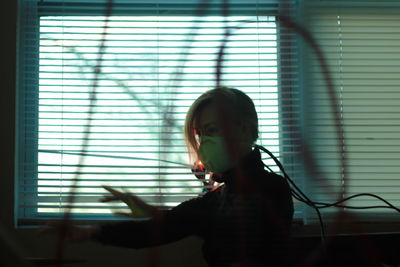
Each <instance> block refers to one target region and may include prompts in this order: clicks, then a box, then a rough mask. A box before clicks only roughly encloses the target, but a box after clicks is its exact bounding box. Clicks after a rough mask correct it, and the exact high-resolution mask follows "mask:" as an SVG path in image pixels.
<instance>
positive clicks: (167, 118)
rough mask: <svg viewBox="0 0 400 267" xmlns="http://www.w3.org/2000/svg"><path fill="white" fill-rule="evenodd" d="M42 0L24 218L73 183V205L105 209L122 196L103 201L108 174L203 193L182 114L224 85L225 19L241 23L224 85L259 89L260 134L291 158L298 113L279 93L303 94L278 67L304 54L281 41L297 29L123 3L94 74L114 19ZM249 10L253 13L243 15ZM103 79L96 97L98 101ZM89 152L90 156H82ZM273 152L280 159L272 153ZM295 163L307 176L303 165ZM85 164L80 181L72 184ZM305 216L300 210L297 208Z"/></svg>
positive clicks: (150, 189)
mask: <svg viewBox="0 0 400 267" xmlns="http://www.w3.org/2000/svg"><path fill="white" fill-rule="evenodd" d="M44 3H45V4H44V5H42V6H40V8H39V11H38V12H39V13H38V17H39V20H37V22H36V24H35V23H33V22H32V24H31V25H36V31H37V32H36V34H32V32H33V29H30V30H31V32H30V35H27V36H29V37H30V38H31V39H29V40H30V41H31V47H30V48H31V49H32V50H33V51H37V53H36V54H35V53H32V52H29V53H30V54H27V55H26V58H30V59H34V60H31V61H29V62H24V64H25V65H24V66H25V68H24V72H23V73H25V76H24V85H25V86H24V87H23V90H22V92H23V93H22V96H21V101H22V99H23V100H24V101H23V103H22V104H21V105H23V109H22V110H24V113H23V114H22V116H23V117H24V118H25V119H24V124H23V125H20V126H21V129H20V138H22V140H23V141H24V142H25V143H27V144H28V146H26V147H24V146H22V145H20V147H21V151H20V158H19V161H20V172H19V173H20V175H19V183H18V190H19V206H18V209H19V215H20V218H21V221H23V219H35V218H36V219H38V218H48V217H51V216H58V215H60V214H61V213H62V212H63V211H64V208H65V207H66V205H68V204H69V203H68V198H69V196H70V193H71V192H72V191H71V190H73V192H74V193H75V200H74V203H73V208H72V210H71V212H72V213H73V214H74V215H76V216H78V217H79V218H95V217H96V218H108V217H107V216H110V215H111V213H112V211H115V210H119V209H121V208H123V205H122V204H119V203H114V204H104V203H99V202H98V199H99V198H100V197H102V196H103V195H104V194H106V192H105V190H103V189H102V187H101V186H102V185H109V186H112V187H115V188H116V189H119V190H127V191H128V190H129V191H130V192H133V193H135V194H137V195H138V196H140V197H142V198H143V199H144V200H146V201H148V202H149V203H151V204H153V205H156V206H160V207H165V208H168V207H172V206H175V205H177V204H179V203H180V202H182V201H184V200H187V199H190V198H193V197H196V196H198V195H199V194H201V193H202V192H203V189H204V188H203V187H204V186H203V183H202V182H201V181H199V180H198V179H197V178H196V177H195V176H194V175H193V174H192V173H191V171H190V166H189V165H190V164H191V162H188V156H187V151H186V147H185V145H184V140H183V122H184V117H185V113H186V112H187V110H188V108H189V106H190V105H191V103H192V102H193V101H194V100H195V99H196V98H197V97H198V96H199V95H200V94H201V93H202V92H204V91H206V90H208V89H211V88H213V87H214V86H215V79H216V77H215V71H216V70H215V66H216V58H217V53H218V49H219V47H220V45H221V41H222V40H223V37H224V30H223V29H224V27H225V26H228V27H237V26H238V25H241V26H240V28H239V29H237V30H235V31H234V32H233V35H232V36H231V38H230V41H229V42H228V44H227V49H226V51H225V61H224V69H223V73H224V74H223V76H222V84H223V85H225V86H229V87H235V88H238V89H241V90H243V91H244V92H246V93H247V94H248V95H249V96H250V97H251V98H252V99H253V100H254V102H255V105H256V108H257V112H258V116H259V124H260V132H261V133H260V138H259V140H258V142H257V143H258V144H261V145H264V146H266V147H267V148H268V149H270V150H271V151H272V152H273V153H274V154H275V155H277V156H278V157H279V156H281V157H282V158H283V159H284V158H285V153H287V156H288V157H289V158H290V157H291V156H293V155H292V153H293V152H291V150H289V149H287V147H289V146H290V143H289V141H290V139H289V138H286V137H284V138H282V136H285V135H286V134H287V131H289V130H287V129H286V128H285V120H284V118H289V119H290V118H291V117H292V116H293V114H292V109H288V111H286V110H287V109H285V108H281V107H280V104H279V103H280V101H283V100H288V99H293V97H296V94H294V95H293V93H290V94H289V93H288V90H289V89H291V88H289V86H288V85H286V87H285V88H286V92H285V91H282V93H280V92H279V90H278V88H279V86H280V85H281V84H282V83H281V82H280V80H279V77H280V76H282V75H283V76H284V75H285V73H280V72H279V68H280V64H285V66H288V65H290V66H291V64H294V63H295V59H294V57H293V50H292V49H289V48H290V47H291V46H292V45H293V43H291V42H289V41H287V42H286V43H285V46H284V47H279V45H278V42H279V38H282V36H285V37H286V38H287V39H288V40H289V39H290V38H291V33H289V32H284V34H283V35H282V36H280V37H279V38H278V31H279V27H278V25H277V23H276V21H275V17H274V16H272V15H270V16H266V15H263V16H255V15H252V16H249V15H245V16H240V15H231V16H229V17H227V18H224V17H221V16H220V15H207V16H203V17H195V16H188V15H185V16H184V15H179V16H176V15H164V14H162V15H160V14H159V12H158V11H159V10H152V13H153V14H148V13H145V15H142V16H137V15H136V14H134V15H126V14H123V15H115V14H122V13H119V11H120V9H118V8H116V9H115V14H114V13H113V15H112V16H110V17H109V18H108V19H109V23H108V28H107V30H106V37H105V40H106V42H105V49H104V54H102V60H101V72H100V74H99V75H97V76H96V74H95V69H96V65H97V63H98V62H99V60H98V59H99V56H100V53H101V52H100V44H101V42H102V38H103V37H102V32H103V30H104V25H105V21H106V19H107V18H106V17H104V16H102V14H101V13H100V12H98V14H96V15H92V14H90V15H88V14H77V12H75V11H76V8H77V6H76V5H72V6H69V5H68V3H67V2H62V1H61V3H62V4H63V5H59V6H58V7H59V9H57V11H54V14H51V12H50V11H52V9H51V8H54V6H57V5H46V1H44ZM47 3H49V2H47ZM50 3H57V1H52V2H50ZM58 3H60V2H58ZM116 7H118V6H116ZM132 8H133V7H132ZM191 8H192V7H191ZM181 9H182V10H184V9H183V8H182V7H181ZM231 10H233V11H232V13H235V12H234V11H235V9H234V8H232V9H231ZM238 10H239V9H238ZM238 10H236V12H238V13H240V12H239V11H238ZM103 12H104V6H103ZM246 20H247V21H252V23H243V22H242V21H246ZM31 27H33V26H31ZM35 38H37V39H35ZM34 40H37V43H36V42H34ZM25 44H28V42H25ZM283 48H285V49H286V50H282V49H283ZM25 49H27V47H25ZM35 49H36V50H35ZM280 51H285V52H284V53H280ZM279 59H284V60H283V61H282V62H283V63H282V62H280V60H279ZM290 71H292V70H290ZM288 77H290V79H293V76H288ZM95 78H96V79H97V83H96V88H95V91H96V100H94V101H93V100H92V101H91V100H90V99H91V94H90V92H91V90H92V87H93V84H94V79H95ZM36 84H37V86H35V85H36ZM283 84H284V83H283ZM288 103H289V102H288ZM290 103H291V102H290ZM285 105H291V104H285ZM88 121H90V127H86V125H87V124H88ZM86 132H89V135H88V136H89V141H88V142H87V143H86V142H84V137H85V133H86ZM20 143H21V141H20ZM27 148H29V149H27ZM81 157H84V161H83V163H82V165H78V164H79V162H80V159H81ZM265 162H266V163H267V164H270V165H273V164H272V161H271V160H270V159H268V157H267V156H266V155H265ZM288 162H289V161H288ZM287 167H288V171H289V172H290V174H292V176H293V178H294V179H297V182H298V183H299V185H300V184H301V182H300V181H299V180H298V178H297V176H296V172H295V171H293V170H294V169H295V164H288V166H287ZM274 170H277V168H274ZM77 175H78V180H79V182H78V184H76V185H73V179H74V178H76V177H77ZM296 205H297V203H296ZM296 215H297V216H300V215H301V210H300V208H298V209H297V213H296Z"/></svg>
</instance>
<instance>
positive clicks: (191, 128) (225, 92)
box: [184, 87, 258, 159]
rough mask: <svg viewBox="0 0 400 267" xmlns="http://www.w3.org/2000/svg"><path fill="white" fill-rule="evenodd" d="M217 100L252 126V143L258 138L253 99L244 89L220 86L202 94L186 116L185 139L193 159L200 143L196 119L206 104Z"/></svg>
mask: <svg viewBox="0 0 400 267" xmlns="http://www.w3.org/2000/svg"><path fill="white" fill-rule="evenodd" d="M215 101H221V102H223V103H224V106H226V107H227V108H228V109H229V111H232V113H231V114H232V116H233V118H234V119H235V120H237V121H238V122H239V123H247V125H248V126H249V127H250V134H251V136H250V137H251V141H252V144H253V143H254V142H255V141H256V140H257V138H258V118H257V112H256V109H255V106H254V103H253V101H252V100H251V98H250V97H249V96H247V95H246V94H245V93H243V92H242V91H240V90H238V89H235V88H227V87H219V88H215V89H212V90H209V91H206V92H205V93H203V94H202V95H200V96H199V97H198V98H197V99H196V100H195V101H194V102H193V104H192V106H191V107H190V108H189V111H188V112H187V114H186V118H185V126H184V132H185V141H186V146H187V148H188V151H189V155H190V157H191V159H193V158H195V159H197V158H198V148H199V143H198V141H197V139H196V121H197V120H198V119H199V115H200V113H201V111H202V110H203V108H204V107H205V106H206V105H209V104H211V103H213V102H215Z"/></svg>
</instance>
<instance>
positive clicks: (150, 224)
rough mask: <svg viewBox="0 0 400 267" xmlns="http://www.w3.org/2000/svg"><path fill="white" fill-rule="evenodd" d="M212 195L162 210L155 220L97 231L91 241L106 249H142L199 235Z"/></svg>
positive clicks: (128, 222) (103, 226)
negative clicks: (112, 247) (106, 246)
mask: <svg viewBox="0 0 400 267" xmlns="http://www.w3.org/2000/svg"><path fill="white" fill-rule="evenodd" d="M213 194H214V192H210V193H207V194H205V195H203V196H200V197H197V198H194V199H191V200H188V201H185V202H183V203H181V204H179V205H178V206H176V207H174V208H172V209H170V210H165V211H163V212H162V215H161V216H160V217H159V218H157V219H150V220H143V221H126V222H119V223H113V224H106V225H102V226H101V227H100V230H99V231H98V232H96V233H95V234H94V235H93V236H92V239H93V240H95V241H99V242H100V243H103V244H106V245H113V246H120V247H128V248H136V249H139V248H144V247H151V246H157V245H162V244H167V243H171V242H174V241H177V240H180V239H182V238H184V237H186V236H189V235H192V234H199V233H200V231H201V229H204V227H203V226H204V223H205V221H206V220H207V217H208V216H209V212H210V208H211V207H212V205H213V201H212V200H213V198H214V196H213Z"/></svg>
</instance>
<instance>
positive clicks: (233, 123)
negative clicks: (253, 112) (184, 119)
mask: <svg viewBox="0 0 400 267" xmlns="http://www.w3.org/2000/svg"><path fill="white" fill-rule="evenodd" d="M217 112H220V110H219V109H218V108H217V106H216V105H215V104H214V103H211V104H208V105H206V106H204V107H203V108H202V109H201V111H200V114H199V116H198V119H197V122H196V133H197V135H198V138H201V136H212V137H224V136H225V134H226V133H225V131H226V130H228V131H229V132H228V133H227V134H229V135H230V136H229V137H231V138H232V139H231V140H233V142H234V143H235V147H236V148H237V149H238V152H239V154H240V155H243V154H246V153H248V152H250V151H251V145H252V144H251V141H250V140H251V135H250V132H249V127H247V125H246V124H245V123H239V122H237V120H235V119H234V118H232V117H231V118H226V119H225V118H220V117H219V116H218V115H219V114H218V113H217ZM226 113H227V114H228V116H229V115H231V116H234V115H233V114H232V113H233V112H232V111H229V112H226ZM228 123H230V125H229V124H228ZM224 127H227V129H224Z"/></svg>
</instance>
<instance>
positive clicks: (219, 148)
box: [199, 136, 232, 174]
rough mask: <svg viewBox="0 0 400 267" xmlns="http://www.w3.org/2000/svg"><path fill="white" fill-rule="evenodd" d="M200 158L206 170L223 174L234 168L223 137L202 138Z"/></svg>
mask: <svg viewBox="0 0 400 267" xmlns="http://www.w3.org/2000/svg"><path fill="white" fill-rule="evenodd" d="M199 157H200V160H201V162H202V163H203V164H204V166H205V167H206V170H208V171H211V172H213V173H216V174H221V173H223V172H224V171H227V170H229V169H230V168H231V167H232V164H231V162H230V156H229V154H228V152H227V151H226V144H225V141H224V140H223V138H222V137H214V136H202V137H201V138H200V147H199Z"/></svg>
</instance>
